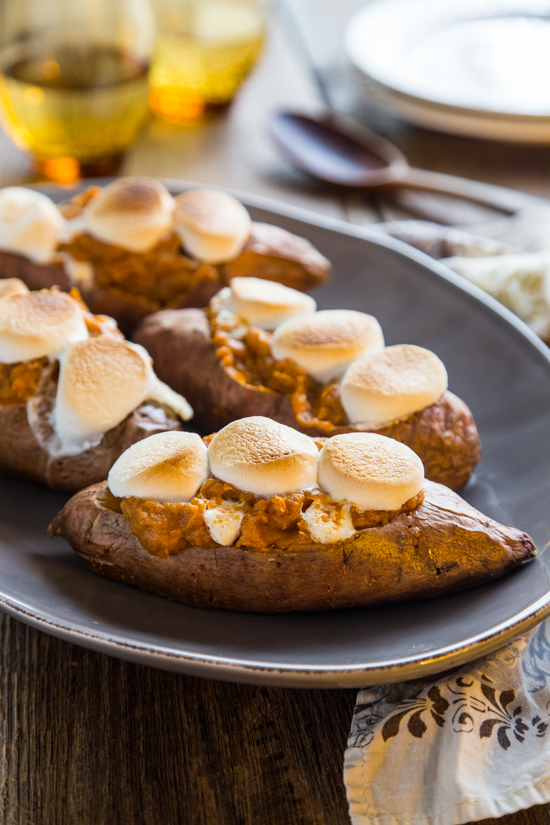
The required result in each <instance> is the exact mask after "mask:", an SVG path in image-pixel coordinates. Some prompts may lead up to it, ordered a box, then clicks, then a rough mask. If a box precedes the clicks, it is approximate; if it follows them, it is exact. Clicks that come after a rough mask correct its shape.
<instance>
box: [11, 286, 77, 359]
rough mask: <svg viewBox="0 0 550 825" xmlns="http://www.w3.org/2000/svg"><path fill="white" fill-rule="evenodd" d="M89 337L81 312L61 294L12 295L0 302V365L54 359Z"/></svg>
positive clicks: (47, 291) (43, 292) (45, 291)
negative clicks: (67, 348)
mask: <svg viewBox="0 0 550 825" xmlns="http://www.w3.org/2000/svg"><path fill="white" fill-rule="evenodd" d="M87 337H88V330H87V328H86V322H85V319H84V311H83V309H82V307H81V306H80V304H79V303H78V302H77V301H75V300H74V299H73V298H71V297H70V296H69V295H67V294H66V293H64V292H57V291H52V290H47V289H43V290H41V291H40V292H28V291H27V292H24V291H20V292H15V293H12V294H11V295H7V296H5V297H4V298H2V300H1V301H0V363H3V364H13V363H15V362H17V361H28V360H29V359H31V358H42V357H44V356H49V357H53V356H55V355H57V354H58V353H59V352H60V350H61V349H62V348H63V347H64V346H65V345H66V344H67V343H71V342H75V341H82V340H83V339H85V338H87Z"/></svg>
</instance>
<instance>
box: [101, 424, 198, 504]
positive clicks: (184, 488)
mask: <svg viewBox="0 0 550 825" xmlns="http://www.w3.org/2000/svg"><path fill="white" fill-rule="evenodd" d="M207 478H208V458H207V454H206V447H205V446H204V443H203V441H202V439H201V438H200V436H198V435H197V434H196V433H180V432H168V433H156V434H155V435H151V436H149V438H145V439H143V440H142V441H138V442H137V443H136V444H132V446H131V447H129V448H128V449H127V450H126V451H125V452H124V453H122V455H121V456H120V457H119V458H118V459H117V460H116V461H115V463H114V464H113V466H112V467H111V470H110V472H109V476H108V479H107V483H108V485H109V490H110V491H111V493H112V494H113V495H114V496H118V497H119V498H123V497H124V496H136V498H144V499H148V500H150V501H166V502H182V501H191V499H192V498H193V496H195V495H196V493H197V492H198V490H199V489H200V488H201V486H202V485H203V484H204V482H205V481H206V479H207Z"/></svg>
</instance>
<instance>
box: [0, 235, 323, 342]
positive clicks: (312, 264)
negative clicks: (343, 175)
mask: <svg viewBox="0 0 550 825" xmlns="http://www.w3.org/2000/svg"><path fill="white" fill-rule="evenodd" d="M63 253H66V254H69V255H70V256H71V257H72V258H73V259H74V260H76V261H79V262H81V263H85V264H91V266H92V269H93V277H92V278H91V279H87V278H84V279H82V280H79V281H78V283H76V284H75V283H73V282H72V280H71V278H70V277H69V274H68V272H67V270H66V268H65V267H64V264H63ZM329 272H330V264H329V262H328V261H327V259H326V258H324V257H323V256H322V255H321V254H320V253H319V252H318V251H317V250H316V249H315V248H314V247H313V246H312V245H311V244H310V243H309V242H308V241H306V240H305V239H304V238H299V237H297V236H296V235H292V234H291V233H290V232H286V231H285V230H283V229H280V228H279V227H277V226H271V225H269V224H262V223H252V234H251V236H250V238H249V240H248V241H247V243H246V245H245V247H244V249H243V251H242V252H241V254H240V255H238V256H237V257H236V258H235V259H234V260H233V261H230V262H228V263H224V264H217V265H210V264H204V263H200V262H199V261H195V260H193V259H192V258H189V257H188V256H187V255H186V254H185V253H184V252H183V251H182V249H181V241H180V239H179V238H178V237H177V236H176V235H174V234H173V235H171V236H170V237H168V238H167V239H165V240H162V241H161V242H159V243H158V244H157V246H155V247H154V248H153V249H152V250H151V251H150V252H147V253H135V252H131V251H129V250H126V249H122V248H121V247H116V246H112V245H110V244H105V243H102V242H101V241H99V240H97V239H96V238H92V237H90V236H88V235H81V236H77V237H76V238H75V239H74V240H73V241H71V242H70V243H64V244H62V245H61V247H60V253H57V255H56V260H55V261H54V262H53V263H51V264H37V263H34V262H33V261H31V260H29V259H27V258H24V257H23V256H21V255H16V254H13V253H10V252H1V251H0V278H14V277H15V278H20V279H21V280H22V281H23V282H24V283H25V284H26V285H27V286H28V287H29V289H44V288H49V287H51V286H54V285H57V286H59V287H61V289H63V290H65V291H69V290H70V289H71V287H73V286H75V285H76V286H77V287H78V289H79V290H80V293H81V295H82V298H83V300H84V301H85V302H86V304H87V306H88V307H89V308H90V310H91V312H93V313H95V314H97V315H109V316H110V317H112V318H115V320H116V321H117V323H118V325H119V327H120V329H121V330H122V332H124V334H125V335H130V334H131V332H132V331H133V330H134V328H135V327H136V325H137V324H138V323H139V322H140V321H141V320H142V319H143V318H145V317H146V316H147V315H150V314H151V313H153V312H157V311H158V310H160V309H162V308H164V307H178V308H179V307H204V306H206V305H207V304H208V302H209V300H210V299H211V298H212V296H213V295H215V294H216V293H217V292H218V291H219V290H220V289H221V288H222V287H223V286H225V285H226V284H228V283H229V282H230V281H231V279H232V278H234V277H236V276H240V277H243V276H255V277H257V278H263V279H264V280H272V281H278V282H280V283H282V284H285V285H286V286H289V287H292V288H294V289H297V290H300V291H303V292H305V291H307V290H309V289H312V288H313V287H315V286H319V285H320V284H322V283H323V282H324V281H326V279H327V277H328V275H329Z"/></svg>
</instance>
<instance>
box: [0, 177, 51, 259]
mask: <svg viewBox="0 0 550 825" xmlns="http://www.w3.org/2000/svg"><path fill="white" fill-rule="evenodd" d="M64 226H65V219H64V218H63V216H62V215H61V212H60V211H59V209H58V208H57V206H56V205H55V204H54V202H53V201H52V200H50V198H48V197H47V196H46V195H43V194H42V192H35V191H34V190H33V189H27V188H26V187H24V186H7V187H6V188H5V189H0V249H3V250H6V251H7V252H15V253H17V254H18V255H23V257H25V258H29V260H31V261H34V262H35V263H37V264H46V263H48V262H49V261H51V260H52V257H53V254H54V252H55V250H56V249H57V245H58V243H59V239H60V236H61V234H62V232H63V228H64Z"/></svg>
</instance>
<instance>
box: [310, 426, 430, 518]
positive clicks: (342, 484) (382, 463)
mask: <svg viewBox="0 0 550 825" xmlns="http://www.w3.org/2000/svg"><path fill="white" fill-rule="evenodd" d="M319 484H320V486H321V487H322V488H323V489H324V490H326V492H327V493H328V494H329V496H330V497H331V498H332V499H336V500H337V501H338V500H339V501H349V502H350V503H351V504H355V506H356V507H358V508H359V509H360V510H398V509H399V508H400V507H402V506H403V504H405V502H406V501H408V500H409V499H411V498H413V497H414V496H416V495H417V494H418V493H419V492H420V491H421V490H422V487H423V484H424V465H423V464H422V461H421V460H420V458H419V457H418V456H417V455H416V453H413V451H412V450H411V449H410V448H409V447H406V446H405V444H401V442H399V441H395V440H394V439H393V438H386V436H383V435H378V434H376V433H347V434H345V435H336V436H334V437H333V438H329V440H328V441H327V443H326V444H325V446H324V447H323V449H322V450H321V452H320V454H319Z"/></svg>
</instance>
